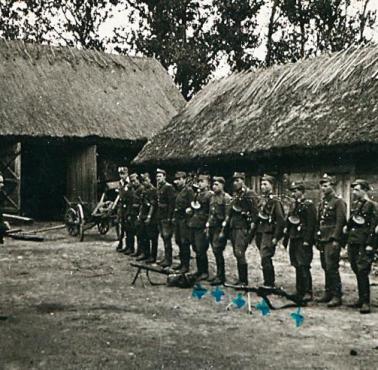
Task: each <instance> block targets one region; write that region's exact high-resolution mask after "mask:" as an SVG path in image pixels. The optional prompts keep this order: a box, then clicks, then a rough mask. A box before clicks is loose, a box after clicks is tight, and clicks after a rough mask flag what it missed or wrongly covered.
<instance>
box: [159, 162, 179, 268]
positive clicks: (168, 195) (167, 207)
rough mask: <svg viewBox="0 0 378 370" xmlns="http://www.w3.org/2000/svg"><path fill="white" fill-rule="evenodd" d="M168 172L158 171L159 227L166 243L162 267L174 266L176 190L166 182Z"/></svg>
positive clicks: (160, 262)
mask: <svg viewBox="0 0 378 370" xmlns="http://www.w3.org/2000/svg"><path fill="white" fill-rule="evenodd" d="M166 176H167V174H166V172H165V171H164V170H162V169H159V168H158V169H157V170H156V182H157V194H158V214H157V220H158V227H159V232H160V235H161V237H162V239H163V242H164V258H163V259H162V260H161V261H159V262H158V264H159V265H160V266H162V267H168V266H171V265H172V235H173V225H172V219H173V212H174V209H175V190H174V188H173V186H172V185H171V184H170V183H168V182H167V180H166Z"/></svg>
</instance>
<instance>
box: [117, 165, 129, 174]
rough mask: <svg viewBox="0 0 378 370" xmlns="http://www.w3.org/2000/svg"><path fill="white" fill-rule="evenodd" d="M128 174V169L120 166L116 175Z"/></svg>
mask: <svg viewBox="0 0 378 370" xmlns="http://www.w3.org/2000/svg"><path fill="white" fill-rule="evenodd" d="M128 172H129V169H128V168H127V167H122V166H119V167H118V173H128Z"/></svg>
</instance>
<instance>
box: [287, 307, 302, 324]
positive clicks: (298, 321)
mask: <svg viewBox="0 0 378 370" xmlns="http://www.w3.org/2000/svg"><path fill="white" fill-rule="evenodd" d="M290 316H291V318H292V319H293V320H294V321H295V326H296V327H297V328H299V327H300V326H301V325H302V324H303V321H304V316H303V315H302V314H301V308H300V307H298V308H297V310H296V311H295V312H293V313H291V314H290Z"/></svg>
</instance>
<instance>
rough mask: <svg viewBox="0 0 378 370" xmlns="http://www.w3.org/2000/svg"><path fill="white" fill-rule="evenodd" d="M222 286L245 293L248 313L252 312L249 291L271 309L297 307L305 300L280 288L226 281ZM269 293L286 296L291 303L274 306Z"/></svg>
mask: <svg viewBox="0 0 378 370" xmlns="http://www.w3.org/2000/svg"><path fill="white" fill-rule="evenodd" d="M224 286H225V287H226V288H232V289H235V290H236V291H242V292H244V294H246V295H247V297H248V312H249V313H252V307H251V297H250V293H256V295H257V296H258V297H261V298H262V299H263V300H264V301H265V302H266V304H267V305H268V307H269V308H270V309H271V310H279V309H283V308H288V307H298V306H303V305H304V304H305V302H304V301H303V299H302V298H301V297H298V296H297V295H296V294H289V293H287V292H285V291H284V290H283V289H282V288H266V287H253V286H247V285H246V286H243V285H233V284H227V283H225V284H224ZM270 295H275V296H279V297H283V298H286V299H287V300H289V301H291V302H292V303H289V304H285V305H283V306H281V307H275V306H273V304H272V302H271V301H270V300H269V296H270Z"/></svg>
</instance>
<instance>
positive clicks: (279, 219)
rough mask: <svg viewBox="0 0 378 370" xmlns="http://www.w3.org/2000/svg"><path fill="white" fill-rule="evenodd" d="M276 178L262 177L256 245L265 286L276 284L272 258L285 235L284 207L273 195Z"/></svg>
mask: <svg viewBox="0 0 378 370" xmlns="http://www.w3.org/2000/svg"><path fill="white" fill-rule="evenodd" d="M273 185H274V178H273V177H272V176H269V175H264V176H263V177H262V178H261V182H260V187H261V192H262V196H261V200H260V202H259V213H258V220H257V228H256V239H255V241H256V245H257V248H258V249H259V251H260V257H261V266H262V269H263V275H264V286H266V287H274V286H275V272H274V266H273V261H272V258H273V257H274V254H275V252H276V246H277V244H278V242H279V240H280V239H281V238H282V236H283V229H284V227H285V215H284V209H283V206H282V203H281V201H280V199H279V198H278V197H276V196H274V195H273Z"/></svg>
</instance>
